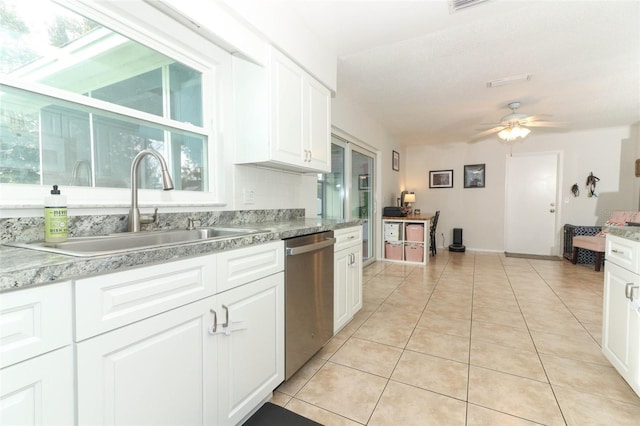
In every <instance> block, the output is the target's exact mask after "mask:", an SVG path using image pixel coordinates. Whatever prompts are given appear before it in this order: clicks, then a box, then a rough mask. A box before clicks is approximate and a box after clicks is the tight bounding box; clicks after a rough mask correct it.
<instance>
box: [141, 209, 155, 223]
mask: <svg viewBox="0 0 640 426" xmlns="http://www.w3.org/2000/svg"><path fill="white" fill-rule="evenodd" d="M140 223H141V224H143V225H146V224H149V223H158V208H157V207H156V208H155V209H154V210H153V216H151V215H148V214H147V215H140Z"/></svg>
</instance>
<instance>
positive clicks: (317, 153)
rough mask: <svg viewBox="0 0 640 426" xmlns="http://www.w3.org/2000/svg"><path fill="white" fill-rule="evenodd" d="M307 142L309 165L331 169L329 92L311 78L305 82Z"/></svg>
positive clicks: (320, 168)
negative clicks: (306, 94)
mask: <svg viewBox="0 0 640 426" xmlns="http://www.w3.org/2000/svg"><path fill="white" fill-rule="evenodd" d="M306 88H307V91H308V92H307V93H308V96H307V102H308V118H307V120H306V121H305V124H306V125H307V135H306V138H307V141H308V142H307V144H306V149H307V150H308V151H309V152H308V162H309V165H310V166H311V167H312V168H314V169H318V170H325V171H327V172H330V171H331V143H330V141H331V93H330V92H329V90H328V89H327V88H326V87H324V86H323V85H322V84H320V83H318V82H317V81H315V80H313V79H311V78H310V79H308V82H307V86H306Z"/></svg>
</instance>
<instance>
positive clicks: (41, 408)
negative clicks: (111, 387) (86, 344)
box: [0, 346, 74, 426]
mask: <svg viewBox="0 0 640 426" xmlns="http://www.w3.org/2000/svg"><path fill="white" fill-rule="evenodd" d="M0 383H1V386H0V424H2V425H12V426H20V425H25V426H26V425H42V426H48V425H72V424H74V411H73V403H74V402H73V354H72V349H71V346H66V347H64V348H61V349H57V350H55V351H53V352H49V353H47V354H44V355H41V356H38V357H36V358H32V359H29V360H27V361H24V362H21V363H18V364H15V365H12V366H11V367H7V368H3V369H2V370H0Z"/></svg>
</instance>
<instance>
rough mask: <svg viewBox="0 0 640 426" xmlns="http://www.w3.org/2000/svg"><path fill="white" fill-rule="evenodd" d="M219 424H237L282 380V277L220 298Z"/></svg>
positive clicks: (281, 273) (248, 286) (234, 291)
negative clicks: (222, 327)
mask: <svg viewBox="0 0 640 426" xmlns="http://www.w3.org/2000/svg"><path fill="white" fill-rule="evenodd" d="M218 298H219V300H218V304H219V305H220V306H221V307H222V308H223V309H224V312H225V315H226V314H227V313H228V318H227V317H225V318H224V321H227V320H228V322H229V324H230V329H229V330H226V332H225V333H223V334H221V335H219V336H218V338H219V348H220V351H219V359H220V366H221V368H220V373H219V383H220V388H219V392H218V395H219V401H220V402H219V407H220V417H219V424H220V425H235V424H238V423H239V422H240V421H241V420H242V419H243V418H244V417H245V416H247V415H248V414H249V413H251V411H252V410H253V409H254V408H255V407H256V406H257V405H258V404H260V402H262V401H263V400H264V398H266V397H267V396H268V395H269V394H270V393H271V392H272V391H273V389H275V388H276V387H277V386H278V385H279V384H280V383H282V381H283V380H284V273H283V272H280V273H278V274H275V275H271V276H269V277H266V278H262V279H260V280H258V281H255V282H252V283H250V284H247V285H244V286H241V287H238V288H235V289H233V290H230V291H228V292H225V293H221V294H219V295H218Z"/></svg>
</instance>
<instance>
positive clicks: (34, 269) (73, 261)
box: [0, 219, 362, 293]
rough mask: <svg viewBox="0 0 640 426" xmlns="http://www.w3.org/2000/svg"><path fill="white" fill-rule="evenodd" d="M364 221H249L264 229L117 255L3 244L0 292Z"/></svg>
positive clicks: (211, 252)
mask: <svg viewBox="0 0 640 426" xmlns="http://www.w3.org/2000/svg"><path fill="white" fill-rule="evenodd" d="M361 224H362V220H360V219H357V220H350V221H346V220H315V219H302V220H290V221H279V222H264V223H252V224H246V225H247V226H251V227H252V228H254V229H260V230H261V231H263V232H260V233H257V234H251V235H246V236H240V237H232V238H224V239H220V240H203V241H198V242H190V243H184V244H176V245H172V246H165V247H158V248H152V249H144V250H136V251H128V252H125V253H118V254H114V255H102V256H95V257H75V256H67V255H61V254H55V253H48V252H43V251H37V250H33V249H27V248H19V247H11V246H6V245H2V246H0V258H1V259H2V262H0V263H1V265H0V293H2V292H6V291H11V290H17V289H23V288H27V287H34V286H38V285H44V284H49V283H54V282H59V281H66V280H73V279H78V278H84V277H88V276H93V275H101V274H106V273H110V272H116V271H121V270H124V269H129V268H135V267H141V266H145V265H152V264H154V263H159V262H167V261H174V260H179V259H182V258H188V257H194V256H203V255H207V254H213V253H216V252H220V251H224V250H229V249H236V248H241V247H247V246H250V245H254V244H263V243H267V242H271V241H278V240H283V239H286V238H292V237H297V236H301V235H308V234H313V233H316V232H323V231H333V230H337V229H341V228H349V227H353V226H358V225H361Z"/></svg>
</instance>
